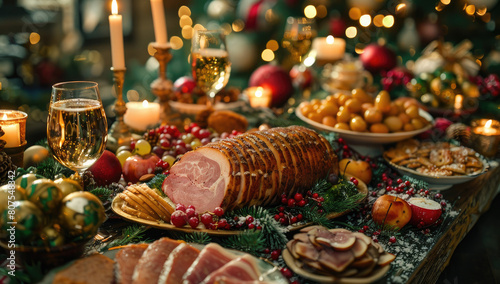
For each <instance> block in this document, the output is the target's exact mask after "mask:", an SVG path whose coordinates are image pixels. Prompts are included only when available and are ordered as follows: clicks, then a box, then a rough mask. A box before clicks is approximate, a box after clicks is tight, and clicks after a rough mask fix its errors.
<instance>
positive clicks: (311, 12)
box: [304, 5, 318, 19]
mask: <svg viewBox="0 0 500 284" xmlns="http://www.w3.org/2000/svg"><path fill="white" fill-rule="evenodd" d="M317 14H318V13H317V11H316V7H314V6H313V5H307V6H306V7H305V8H304V15H305V16H306V18H309V19H312V18H314V17H316V15H317Z"/></svg>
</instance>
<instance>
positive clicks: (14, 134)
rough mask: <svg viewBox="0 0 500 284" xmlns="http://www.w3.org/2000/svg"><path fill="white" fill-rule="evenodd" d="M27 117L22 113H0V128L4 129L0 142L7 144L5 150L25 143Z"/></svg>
mask: <svg viewBox="0 0 500 284" xmlns="http://www.w3.org/2000/svg"><path fill="white" fill-rule="evenodd" d="M27 116H28V115H27V114H26V113H24V112H22V111H14V110H1V111H0V127H2V131H3V132H4V135H3V136H1V137H0V140H4V141H5V142H6V144H5V148H14V147H19V146H21V145H22V144H24V143H25V132H26V118H27Z"/></svg>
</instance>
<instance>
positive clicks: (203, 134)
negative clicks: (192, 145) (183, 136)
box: [195, 129, 210, 140]
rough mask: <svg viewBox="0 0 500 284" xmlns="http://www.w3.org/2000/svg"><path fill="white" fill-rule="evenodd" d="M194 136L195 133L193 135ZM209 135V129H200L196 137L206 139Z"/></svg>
mask: <svg viewBox="0 0 500 284" xmlns="http://www.w3.org/2000/svg"><path fill="white" fill-rule="evenodd" d="M195 136H196V135H195ZM209 136H210V131H208V130H207V129H201V130H200V131H199V132H198V136H196V138H198V139H200V140H201V139H206V138H208V137H209Z"/></svg>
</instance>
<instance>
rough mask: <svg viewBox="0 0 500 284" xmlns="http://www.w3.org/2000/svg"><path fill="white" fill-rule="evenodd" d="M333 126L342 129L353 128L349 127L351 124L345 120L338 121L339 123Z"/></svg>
mask: <svg viewBox="0 0 500 284" xmlns="http://www.w3.org/2000/svg"><path fill="white" fill-rule="evenodd" d="M333 128H335V129H342V130H351V128H350V127H349V124H347V123H345V122H337V124H335V126H334V127H333Z"/></svg>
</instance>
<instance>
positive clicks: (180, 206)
mask: <svg viewBox="0 0 500 284" xmlns="http://www.w3.org/2000/svg"><path fill="white" fill-rule="evenodd" d="M175 210H179V211H182V212H186V206H184V205H183V204H180V203H179V204H177V205H175Z"/></svg>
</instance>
